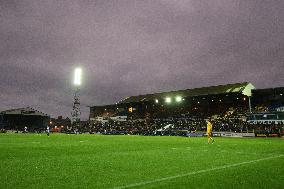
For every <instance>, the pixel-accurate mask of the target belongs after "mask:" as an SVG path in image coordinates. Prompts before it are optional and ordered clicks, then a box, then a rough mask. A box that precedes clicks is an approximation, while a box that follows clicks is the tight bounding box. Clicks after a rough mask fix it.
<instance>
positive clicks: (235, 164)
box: [112, 155, 284, 189]
mask: <svg viewBox="0 0 284 189" xmlns="http://www.w3.org/2000/svg"><path fill="white" fill-rule="evenodd" d="M283 156H284V155H279V156H272V157H266V158H261V159H256V160H251V161H245V162H241V163H234V164H230V165H224V166H220V167H215V168H211V169H203V170H200V171H193V172H189V173H185V174H180V175H175V176H170V177H164V178H160V179H155V180H149V181H144V182H138V183H133V184H129V185H125V186H118V187H114V188H112V189H124V188H131V187H135V186H142V185H146V184H152V183H155V182H161V181H165V180H171V179H175V178H180V177H186V176H190V175H196V174H199V173H205V172H209V171H215V170H219V169H226V168H230V167H237V166H239V165H245V164H250V163H255V162H259V161H264V160H268V159H274V158H279V157H283Z"/></svg>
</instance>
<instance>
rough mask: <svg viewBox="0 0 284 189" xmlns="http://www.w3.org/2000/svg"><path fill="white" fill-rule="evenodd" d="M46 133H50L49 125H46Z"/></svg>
mask: <svg viewBox="0 0 284 189" xmlns="http://www.w3.org/2000/svg"><path fill="white" fill-rule="evenodd" d="M46 134H47V136H48V137H49V134H50V129H49V126H47V127H46Z"/></svg>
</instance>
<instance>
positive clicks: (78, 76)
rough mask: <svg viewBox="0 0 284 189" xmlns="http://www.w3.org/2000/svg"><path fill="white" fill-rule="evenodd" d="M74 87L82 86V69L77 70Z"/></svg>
mask: <svg viewBox="0 0 284 189" xmlns="http://www.w3.org/2000/svg"><path fill="white" fill-rule="evenodd" d="M74 73H75V74H74V85H78V86H79V85H81V78H82V69H81V68H76V69H75V72H74Z"/></svg>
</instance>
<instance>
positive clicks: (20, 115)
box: [0, 107, 50, 131]
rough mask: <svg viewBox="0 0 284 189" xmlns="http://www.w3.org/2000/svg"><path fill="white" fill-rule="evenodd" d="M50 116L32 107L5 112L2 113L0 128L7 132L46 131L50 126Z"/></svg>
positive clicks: (0, 114)
mask: <svg viewBox="0 0 284 189" xmlns="http://www.w3.org/2000/svg"><path fill="white" fill-rule="evenodd" d="M49 119H50V116H49V115H48V114H45V113H42V112H40V111H38V110H35V109H33V108H30V107H26V108H18V109H11V110H5V111H2V112H0V128H2V129H6V130H23V129H24V127H25V126H26V127H28V130H29V131H37V130H44V129H45V128H46V126H47V125H48V122H49Z"/></svg>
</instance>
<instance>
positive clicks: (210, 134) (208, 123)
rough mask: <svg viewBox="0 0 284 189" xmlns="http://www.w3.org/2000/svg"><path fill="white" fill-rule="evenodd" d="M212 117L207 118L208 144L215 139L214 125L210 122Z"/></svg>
mask: <svg viewBox="0 0 284 189" xmlns="http://www.w3.org/2000/svg"><path fill="white" fill-rule="evenodd" d="M210 121H211V119H209V120H206V123H207V131H206V134H207V137H208V138H207V142H208V144H210V143H211V144H212V143H213V142H214V139H213V138H212V128H213V125H212V123H211V122H210Z"/></svg>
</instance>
